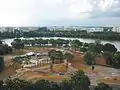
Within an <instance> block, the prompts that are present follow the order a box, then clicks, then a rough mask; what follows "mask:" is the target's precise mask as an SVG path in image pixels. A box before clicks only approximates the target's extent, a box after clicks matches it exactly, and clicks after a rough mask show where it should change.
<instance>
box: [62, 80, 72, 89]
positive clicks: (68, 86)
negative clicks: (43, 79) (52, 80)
mask: <svg viewBox="0 0 120 90" xmlns="http://www.w3.org/2000/svg"><path fill="white" fill-rule="evenodd" d="M60 87H61V90H73V88H72V85H71V82H70V81H69V80H63V81H62V82H61V83H60Z"/></svg>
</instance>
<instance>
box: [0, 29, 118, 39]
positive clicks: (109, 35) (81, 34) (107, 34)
mask: <svg viewBox="0 0 120 90" xmlns="http://www.w3.org/2000/svg"><path fill="white" fill-rule="evenodd" d="M15 37H17V38H19V37H73V38H93V39H94V38H95V39H104V40H120V34H119V33H117V32H112V31H102V32H87V31H85V30H78V31H64V30H61V31H57V30H56V31H50V30H46V31H38V30H35V31H28V32H17V33H16V32H8V31H6V32H0V38H15Z"/></svg>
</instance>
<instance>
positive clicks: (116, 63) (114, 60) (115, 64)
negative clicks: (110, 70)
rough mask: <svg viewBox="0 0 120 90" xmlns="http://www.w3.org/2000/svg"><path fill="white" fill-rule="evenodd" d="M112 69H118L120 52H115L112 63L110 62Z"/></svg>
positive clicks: (119, 67) (119, 66)
mask: <svg viewBox="0 0 120 90" xmlns="http://www.w3.org/2000/svg"><path fill="white" fill-rule="evenodd" d="M112 64H113V67H114V68H118V69H120V52H116V53H115V54H114V55H113V61H112Z"/></svg>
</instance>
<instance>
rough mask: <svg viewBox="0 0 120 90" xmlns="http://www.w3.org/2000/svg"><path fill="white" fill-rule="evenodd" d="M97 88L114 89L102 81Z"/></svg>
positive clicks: (100, 89)
mask: <svg viewBox="0 0 120 90" xmlns="http://www.w3.org/2000/svg"><path fill="white" fill-rule="evenodd" d="M95 90H112V88H111V87H109V86H108V85H107V84H105V83H100V84H98V86H96V87H95Z"/></svg>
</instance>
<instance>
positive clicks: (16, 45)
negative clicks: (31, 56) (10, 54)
mask: <svg viewBox="0 0 120 90" xmlns="http://www.w3.org/2000/svg"><path fill="white" fill-rule="evenodd" d="M11 45H12V47H13V48H14V49H16V50H20V49H23V48H24V43H23V42H22V41H21V39H15V40H14V41H13V42H12V43H11Z"/></svg>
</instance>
